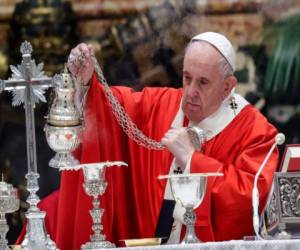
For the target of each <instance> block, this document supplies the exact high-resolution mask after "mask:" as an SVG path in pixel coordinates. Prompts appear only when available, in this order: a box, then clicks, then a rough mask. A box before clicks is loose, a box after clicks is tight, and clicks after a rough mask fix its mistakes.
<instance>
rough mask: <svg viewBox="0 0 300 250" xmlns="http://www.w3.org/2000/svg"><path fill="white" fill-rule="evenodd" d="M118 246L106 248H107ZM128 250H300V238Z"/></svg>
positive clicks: (133, 248) (161, 246)
mask: <svg viewBox="0 0 300 250" xmlns="http://www.w3.org/2000/svg"><path fill="white" fill-rule="evenodd" d="M108 249H111V250H113V249H114V250H116V248H106V250H108ZM124 249H126V250H157V249H161V250H300V240H298V239H297V240H260V241H243V240H232V241H223V242H207V243H200V244H189V245H160V246H148V247H127V248H124Z"/></svg>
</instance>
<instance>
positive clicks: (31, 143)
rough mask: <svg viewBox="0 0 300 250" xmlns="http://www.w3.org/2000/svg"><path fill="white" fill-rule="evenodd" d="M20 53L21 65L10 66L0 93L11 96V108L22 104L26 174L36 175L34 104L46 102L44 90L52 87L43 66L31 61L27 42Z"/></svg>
mask: <svg viewBox="0 0 300 250" xmlns="http://www.w3.org/2000/svg"><path fill="white" fill-rule="evenodd" d="M20 51H21V53H22V58H23V59H22V62H21V65H17V67H15V66H13V65H11V66H10V69H11V71H12V77H11V78H9V79H8V80H0V93H1V92H2V91H4V90H7V91H11V92H12V94H13V102H12V105H13V106H17V105H20V104H22V103H24V108H25V117H26V142H27V164H28V172H34V173H37V160H36V142H35V122H34V108H35V103H37V102H39V101H42V102H46V99H45V97H44V92H45V90H46V89H47V88H48V87H50V86H52V78H50V77H47V76H45V75H44V72H43V71H42V69H43V64H42V63H40V64H39V65H36V64H35V61H34V60H32V59H31V53H32V47H31V44H30V43H29V42H27V41H25V42H23V43H22V45H21V48H20Z"/></svg>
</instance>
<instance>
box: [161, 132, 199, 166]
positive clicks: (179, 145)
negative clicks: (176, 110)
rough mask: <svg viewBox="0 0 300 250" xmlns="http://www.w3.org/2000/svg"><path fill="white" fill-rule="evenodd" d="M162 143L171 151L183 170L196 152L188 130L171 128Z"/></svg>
mask: <svg viewBox="0 0 300 250" xmlns="http://www.w3.org/2000/svg"><path fill="white" fill-rule="evenodd" d="M161 143H162V144H163V145H165V146H166V147H167V148H168V149H169V150H170V152H171V153H172V154H173V156H174V157H175V159H176V162H177V163H178V165H179V166H180V167H181V168H185V166H186V164H187V162H188V160H189V159H190V158H191V156H192V154H193V153H194V151H195V148H194V147H193V144H192V143H191V140H190V138H189V135H188V132H187V130H186V128H171V129H170V130H168V132H167V133H166V134H165V135H164V137H163V138H162V140H161Z"/></svg>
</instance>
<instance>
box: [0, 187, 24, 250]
mask: <svg viewBox="0 0 300 250" xmlns="http://www.w3.org/2000/svg"><path fill="white" fill-rule="evenodd" d="M19 206H20V200H19V197H18V193H17V190H16V189H15V188H13V186H12V185H11V184H8V183H6V182H4V181H1V182H0V250H8V249H9V248H8V246H7V240H6V233H7V232H8V225H7V223H6V219H5V214H7V213H13V212H15V211H17V210H18V209H19Z"/></svg>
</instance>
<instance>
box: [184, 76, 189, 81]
mask: <svg viewBox="0 0 300 250" xmlns="http://www.w3.org/2000/svg"><path fill="white" fill-rule="evenodd" d="M183 80H184V81H186V82H190V81H191V77H189V76H183Z"/></svg>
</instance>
